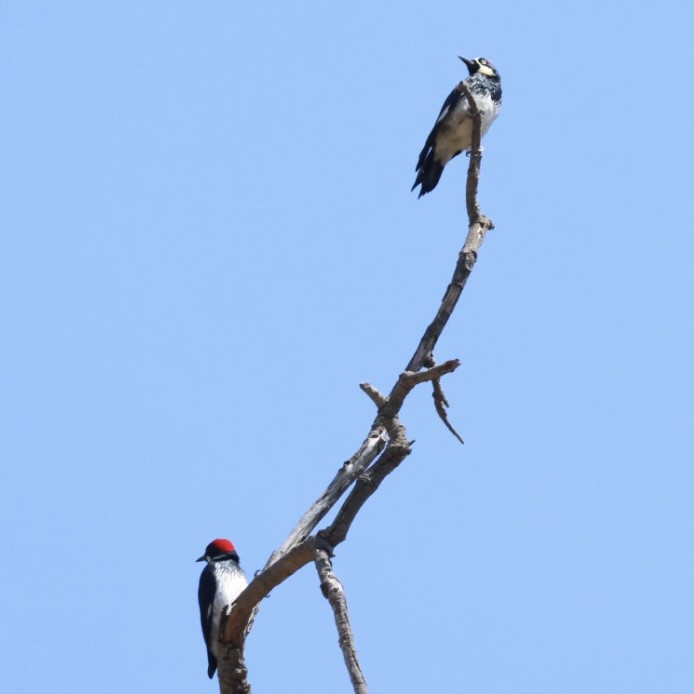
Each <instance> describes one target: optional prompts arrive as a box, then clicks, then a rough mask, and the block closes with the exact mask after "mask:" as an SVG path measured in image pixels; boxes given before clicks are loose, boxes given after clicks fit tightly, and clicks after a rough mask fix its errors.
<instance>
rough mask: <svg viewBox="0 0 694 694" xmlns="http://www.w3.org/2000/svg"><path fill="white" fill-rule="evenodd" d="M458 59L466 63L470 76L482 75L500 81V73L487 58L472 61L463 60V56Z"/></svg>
mask: <svg viewBox="0 0 694 694" xmlns="http://www.w3.org/2000/svg"><path fill="white" fill-rule="evenodd" d="M458 57H459V58H460V59H461V60H462V61H463V62H464V63H465V65H466V66H467V69H468V72H469V73H470V75H475V74H477V73H479V74H480V75H484V76H485V77H489V79H492V80H496V81H499V73H498V72H497V71H496V68H495V67H494V65H492V63H491V61H489V60H487V59H486V58H473V59H472V60H470V59H469V58H463V56H462V55H459V56H458Z"/></svg>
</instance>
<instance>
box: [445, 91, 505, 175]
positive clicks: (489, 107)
mask: <svg viewBox="0 0 694 694" xmlns="http://www.w3.org/2000/svg"><path fill="white" fill-rule="evenodd" d="M475 103H476V104H477V108H478V109H479V110H480V111H481V113H482V127H481V129H480V135H481V137H484V136H485V135H486V133H487V131H488V130H489V127H490V126H491V124H492V123H493V122H494V119H495V118H496V117H497V115H498V114H499V106H498V105H497V104H495V103H494V102H493V101H492V99H491V97H489V96H480V95H475ZM472 122H473V120H472V118H471V117H470V115H469V113H468V109H467V100H466V99H463V100H461V101H460V102H459V103H458V105H457V106H456V108H455V110H454V111H453V113H451V115H450V116H449V118H448V122H447V123H446V124H445V126H443V127H441V130H440V132H439V135H438V138H437V141H436V154H437V159H438V160H439V161H440V162H441V164H444V165H445V164H447V163H448V162H449V161H450V160H451V159H452V158H453V157H454V156H455V155H456V154H457V153H458V152H464V151H466V150H469V149H470V147H471V146H472Z"/></svg>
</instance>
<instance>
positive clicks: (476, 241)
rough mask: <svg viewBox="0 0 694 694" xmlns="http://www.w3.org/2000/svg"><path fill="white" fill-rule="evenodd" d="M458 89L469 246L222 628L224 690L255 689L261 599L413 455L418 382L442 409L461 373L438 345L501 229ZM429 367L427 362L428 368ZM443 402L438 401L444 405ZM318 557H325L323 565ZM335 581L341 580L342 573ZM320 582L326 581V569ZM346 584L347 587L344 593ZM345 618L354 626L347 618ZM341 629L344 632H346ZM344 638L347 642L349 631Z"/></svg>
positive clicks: (324, 552)
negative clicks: (411, 405) (465, 140)
mask: <svg viewBox="0 0 694 694" xmlns="http://www.w3.org/2000/svg"><path fill="white" fill-rule="evenodd" d="M458 88H459V89H460V90H461V91H462V92H463V93H464V94H465V96H466V98H467V100H468V103H469V104H470V114H471V115H472V116H473V131H472V146H471V150H470V163H469V166H468V174H467V183H466V209H467V214H468V220H469V226H468V234H467V238H466V240H465V244H464V245H463V248H462V249H461V250H460V252H459V254H458V261H457V263H456V266H455V270H454V272H453V277H452V279H451V281H450V283H449V285H448V288H447V289H446V292H445V294H444V297H443V299H442V301H441V305H440V307H439V309H438V311H437V312H436V315H435V317H434V319H433V321H432V322H431V323H430V325H429V326H428V327H427V329H426V330H425V331H424V334H423V336H422V338H421V340H420V342H419V345H418V346H417V349H416V350H415V352H414V354H413V356H412V358H411V359H410V361H409V362H408V364H407V366H406V367H405V370H404V371H403V372H402V373H401V374H400V375H399V377H398V379H397V381H396V382H395V384H394V385H393V387H392V389H391V391H390V393H389V394H388V395H387V396H385V395H383V394H382V393H380V392H379V391H378V390H377V389H376V388H374V387H373V386H372V385H370V384H362V385H361V388H362V390H363V391H364V392H365V393H366V394H367V395H368V396H369V398H370V399H371V400H372V402H373V403H374V404H375V405H376V407H377V414H376V418H375V419H374V421H373V424H372V425H371V429H370V431H369V433H368V434H367V436H366V438H365V439H364V441H363V442H362V444H361V446H360V447H359V449H358V450H357V451H356V452H355V453H354V455H353V456H352V457H351V458H350V459H349V460H347V461H346V462H345V463H343V465H342V466H341V467H340V469H339V470H338V471H337V474H336V475H335V477H334V478H333V480H332V481H331V482H330V484H329V485H328V486H327V488H326V489H325V490H324V491H323V493H322V494H321V495H320V497H319V498H318V499H317V500H316V501H315V502H314V503H313V505H312V506H311V507H310V508H309V509H308V510H307V511H306V513H305V514H304V515H303V516H302V517H301V519H300V520H299V522H298V523H297V524H296V526H295V527H294V529H293V530H292V531H291V533H290V534H289V535H288V536H287V538H286V539H285V540H284V542H283V543H282V544H281V545H280V547H279V548H278V549H277V550H276V551H275V552H273V554H272V555H271V556H270V558H269V559H268V561H267V563H266V565H265V567H264V568H263V569H262V571H260V572H259V573H258V575H257V576H256V577H255V578H254V579H253V580H252V581H251V582H250V583H249V585H248V587H247V588H246V589H245V590H244V591H243V593H241V595H239V597H238V598H237V600H236V602H235V603H234V605H233V607H232V610H231V613H230V614H229V616H228V619H227V620H226V621H225V622H224V624H223V625H222V627H221V628H220V641H221V642H222V643H220V658H219V663H218V665H219V684H220V692H221V694H249V692H250V691H251V689H250V685H249V684H248V680H247V673H246V669H245V664H244V657H243V655H244V647H245V639H246V636H247V635H248V632H249V631H250V628H251V625H252V622H253V619H254V616H255V614H256V612H257V610H258V606H259V604H260V602H261V600H262V599H263V598H264V597H265V596H266V595H267V594H268V593H269V592H270V591H271V590H273V589H274V588H276V587H277V586H278V585H280V584H281V583H282V582H284V581H285V580H286V579H287V578H288V577H289V576H291V575H292V574H293V573H295V572H296V571H297V570H298V569H300V568H301V567H302V566H304V565H305V564H308V563H309V562H310V561H312V560H314V561H316V566H317V568H318V570H319V574H321V566H323V568H325V564H324V562H325V560H327V558H328V557H329V556H330V554H331V553H332V548H334V547H335V546H336V545H338V544H339V543H340V542H343V541H344V540H345V539H346V537H347V533H348V532H349V529H350V527H351V525H352V522H353V521H354V519H355V517H356V515H357V514H358V512H359V510H360V509H361V508H362V506H363V505H364V503H366V501H367V500H368V499H369V497H371V495H372V494H373V493H374V492H375V491H376V489H378V486H379V485H380V484H381V482H382V481H383V480H384V479H385V478H386V477H387V476H388V475H389V474H390V473H391V472H392V471H393V470H395V468H397V467H398V465H400V463H401V462H402V461H403V460H404V459H405V458H406V457H407V456H408V455H409V454H410V453H411V451H412V443H413V442H411V441H409V440H408V438H407V433H406V431H405V427H404V426H403V425H402V423H401V422H400V419H399V413H400V409H401V408H402V405H403V403H404V401H405V398H406V397H407V395H408V394H409V393H410V391H411V390H412V389H413V388H414V387H415V386H416V385H418V384H419V383H423V382H427V381H430V382H432V383H433V384H434V393H435V401H436V402H437V403H439V404H440V405H441V409H443V406H447V405H448V403H447V401H446V398H445V396H444V395H443V391H442V390H441V385H440V379H441V377H442V376H443V375H445V374H448V373H451V372H453V371H455V369H457V368H458V366H459V361H458V360H457V359H454V360H450V361H447V362H444V363H443V364H441V365H439V366H434V361H433V350H434V347H435V346H436V343H437V341H438V339H439V337H440V336H441V333H442V332H443V329H444V328H445V326H446V324H447V323H448V320H449V318H450V317H451V314H452V313H453V310H454V309H455V306H456V304H457V302H458V299H459V298H460V295H461V293H462V291H463V289H464V287H465V284H466V282H467V279H468V277H469V276H470V273H471V272H472V270H473V268H474V265H475V262H476V260H477V254H478V252H479V249H480V247H481V246H482V243H483V241H484V237H485V235H486V233H487V232H488V231H489V230H490V229H493V228H494V225H493V224H492V221H491V220H490V219H489V218H487V217H485V216H484V215H483V214H482V213H481V212H480V207H479V204H478V202H477V187H478V184H479V174H480V164H481V160H482V150H481V147H480V130H481V117H480V112H479V110H478V108H477V105H476V103H475V100H474V98H473V96H472V94H471V93H470V91H469V90H468V88H467V87H466V86H465V85H464V84H463V83H462V82H461V83H460V84H459V85H458ZM424 367H428V368H427V369H426V370H425V371H422V369H423V368H424ZM438 408H439V405H438V404H437V409H438ZM439 416H441V412H439ZM442 419H444V423H446V426H448V427H449V429H450V430H451V431H453V433H454V434H455V433H456V432H455V430H454V429H453V428H452V427H451V426H450V424H449V423H448V421H447V418H446V417H445V410H444V412H443V416H442ZM456 436H457V434H456ZM458 438H460V437H458ZM461 441H462V439H461ZM350 487H352V489H351V491H350V493H349V494H348V495H347V498H346V499H345V500H344V502H343V504H342V506H341V507H340V509H339V510H338V512H337V514H336V516H335V519H334V521H333V522H332V523H331V524H330V525H329V526H328V527H326V528H324V529H322V530H320V531H318V532H317V533H316V534H315V535H312V533H313V532H314V530H315V528H316V527H317V525H318V523H320V521H321V520H322V519H323V518H324V517H325V516H326V514H327V513H328V512H329V511H330V510H331V509H332V508H333V507H334V506H335V504H336V503H337V501H338V500H339V499H340V498H341V497H342V495H343V494H344V493H345V492H346V491H347V490H348V489H350ZM317 547H318V548H319V549H317ZM319 560H320V561H321V562H323V563H322V564H321V565H320V566H319V563H318V562H319ZM329 563H330V562H329V561H328V564H329ZM332 576H334V574H332ZM335 580H337V579H336V578H335ZM321 581H322V584H323V585H325V580H324V579H323V575H322V574H321ZM338 583H339V582H338ZM330 585H331V586H332V585H333V584H332V583H331V584H330ZM341 590H342V589H341V586H340V589H339V591H341ZM343 597H344V596H343ZM331 604H332V602H331ZM345 616H346V612H345ZM336 619H337V613H336ZM346 623H347V625H348V624H349V622H348V621H347V622H346ZM338 629H339V624H338ZM340 633H341V634H342V632H340ZM350 633H351V632H350ZM340 638H341V645H342V635H341V636H340ZM348 651H349V653H346V654H345V661H346V662H347V666H348V669H349V671H350V677H351V678H352V683H353V685H354V686H355V691H358V692H362V691H363V692H366V682H365V680H364V676H363V674H362V673H361V669H360V668H359V665H358V662H356V653H355V652H354V646H353V643H352V644H351V645H350V647H349V648H348ZM344 652H345V650H344V648H343V653H344ZM348 656H349V658H348ZM352 658H353V661H354V664H356V669H352V668H350V662H352ZM348 659H349V661H350V662H348ZM355 673H358V675H357V674H355ZM355 677H356V678H357V681H358V683H361V684H359V686H362V685H363V689H357V688H356V687H357V685H356V684H355V679H354V678H355Z"/></svg>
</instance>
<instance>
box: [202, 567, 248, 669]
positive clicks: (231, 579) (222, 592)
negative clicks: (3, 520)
mask: <svg viewBox="0 0 694 694" xmlns="http://www.w3.org/2000/svg"><path fill="white" fill-rule="evenodd" d="M217 581H218V590H217V593H216V595H215V598H214V603H213V604H212V630H211V632H210V634H211V638H210V650H211V651H212V653H214V655H215V657H218V656H219V654H218V652H217V649H218V646H219V624H220V622H221V618H222V614H223V613H224V611H225V610H227V609H229V608H230V607H231V605H232V603H233V602H234V600H236V598H238V597H239V595H240V594H241V592H242V591H243V589H244V588H245V587H246V586H247V585H248V581H247V580H246V577H245V576H244V575H243V574H242V573H241V572H240V571H239V572H231V571H219V572H217Z"/></svg>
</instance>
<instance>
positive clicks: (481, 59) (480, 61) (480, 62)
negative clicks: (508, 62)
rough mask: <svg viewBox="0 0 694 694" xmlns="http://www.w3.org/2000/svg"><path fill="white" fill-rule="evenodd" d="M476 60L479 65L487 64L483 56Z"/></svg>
mask: <svg viewBox="0 0 694 694" xmlns="http://www.w3.org/2000/svg"><path fill="white" fill-rule="evenodd" d="M477 62H478V63H479V64H480V65H487V64H488V63H487V61H486V60H485V59H484V58H480V59H479V60H478V61H477Z"/></svg>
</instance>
